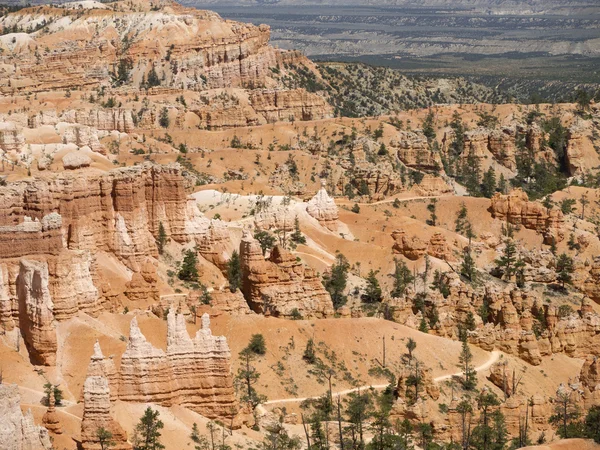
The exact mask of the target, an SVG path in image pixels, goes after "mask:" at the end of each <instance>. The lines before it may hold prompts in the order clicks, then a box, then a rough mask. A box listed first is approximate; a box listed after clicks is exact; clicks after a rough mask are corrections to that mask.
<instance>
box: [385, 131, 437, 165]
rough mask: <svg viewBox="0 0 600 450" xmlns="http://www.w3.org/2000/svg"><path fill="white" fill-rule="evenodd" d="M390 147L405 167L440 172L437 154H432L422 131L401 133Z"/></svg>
mask: <svg viewBox="0 0 600 450" xmlns="http://www.w3.org/2000/svg"><path fill="white" fill-rule="evenodd" d="M390 146H391V147H392V148H393V149H394V150H395V151H396V153H397V155H398V158H400V161H402V162H403V163H404V164H405V165H406V166H408V167H411V168H413V169H418V170H428V171H432V170H437V171H439V170H442V167H443V166H442V160H441V158H440V154H439V152H432V151H431V150H430V148H429V143H428V142H427V138H426V137H425V135H424V134H423V132H422V131H416V132H412V131H401V132H400V133H398V140H393V141H392V142H391V143H390Z"/></svg>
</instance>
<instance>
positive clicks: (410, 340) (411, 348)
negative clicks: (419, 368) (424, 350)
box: [406, 338, 417, 360]
mask: <svg viewBox="0 0 600 450" xmlns="http://www.w3.org/2000/svg"><path fill="white" fill-rule="evenodd" d="M416 348H417V343H416V342H415V340H414V339H413V338H408V341H407V342H406V349H407V350H408V357H409V358H410V359H411V360H412V357H413V352H414V351H415V349H416Z"/></svg>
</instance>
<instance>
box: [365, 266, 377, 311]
mask: <svg viewBox="0 0 600 450" xmlns="http://www.w3.org/2000/svg"><path fill="white" fill-rule="evenodd" d="M376 275H377V272H375V271H374V270H373V269H371V271H369V274H368V275H367V278H366V280H367V288H366V289H365V293H364V295H363V300H364V301H365V302H367V303H377V302H380V301H381V287H380V286H379V281H378V280H377V276H376Z"/></svg>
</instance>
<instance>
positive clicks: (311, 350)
mask: <svg viewBox="0 0 600 450" xmlns="http://www.w3.org/2000/svg"><path fill="white" fill-rule="evenodd" d="M302 359H303V360H304V361H306V362H307V363H309V364H314V363H315V362H316V361H317V355H316V353H315V342H314V341H313V340H312V338H311V339H309V340H308V341H307V342H306V348H305V349H304V354H303V355H302Z"/></svg>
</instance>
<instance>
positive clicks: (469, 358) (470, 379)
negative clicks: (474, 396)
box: [458, 333, 477, 391]
mask: <svg viewBox="0 0 600 450" xmlns="http://www.w3.org/2000/svg"><path fill="white" fill-rule="evenodd" d="M458 362H459V364H458V367H460V369H461V370H462V372H463V376H464V380H463V387H464V388H465V389H466V390H467V391H472V390H473V389H475V386H476V385H477V372H476V371H475V368H474V367H473V364H472V363H473V354H472V353H471V349H470V348H469V344H468V343H467V337H466V333H465V334H464V336H463V339H462V350H461V352H460V356H459V357H458Z"/></svg>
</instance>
